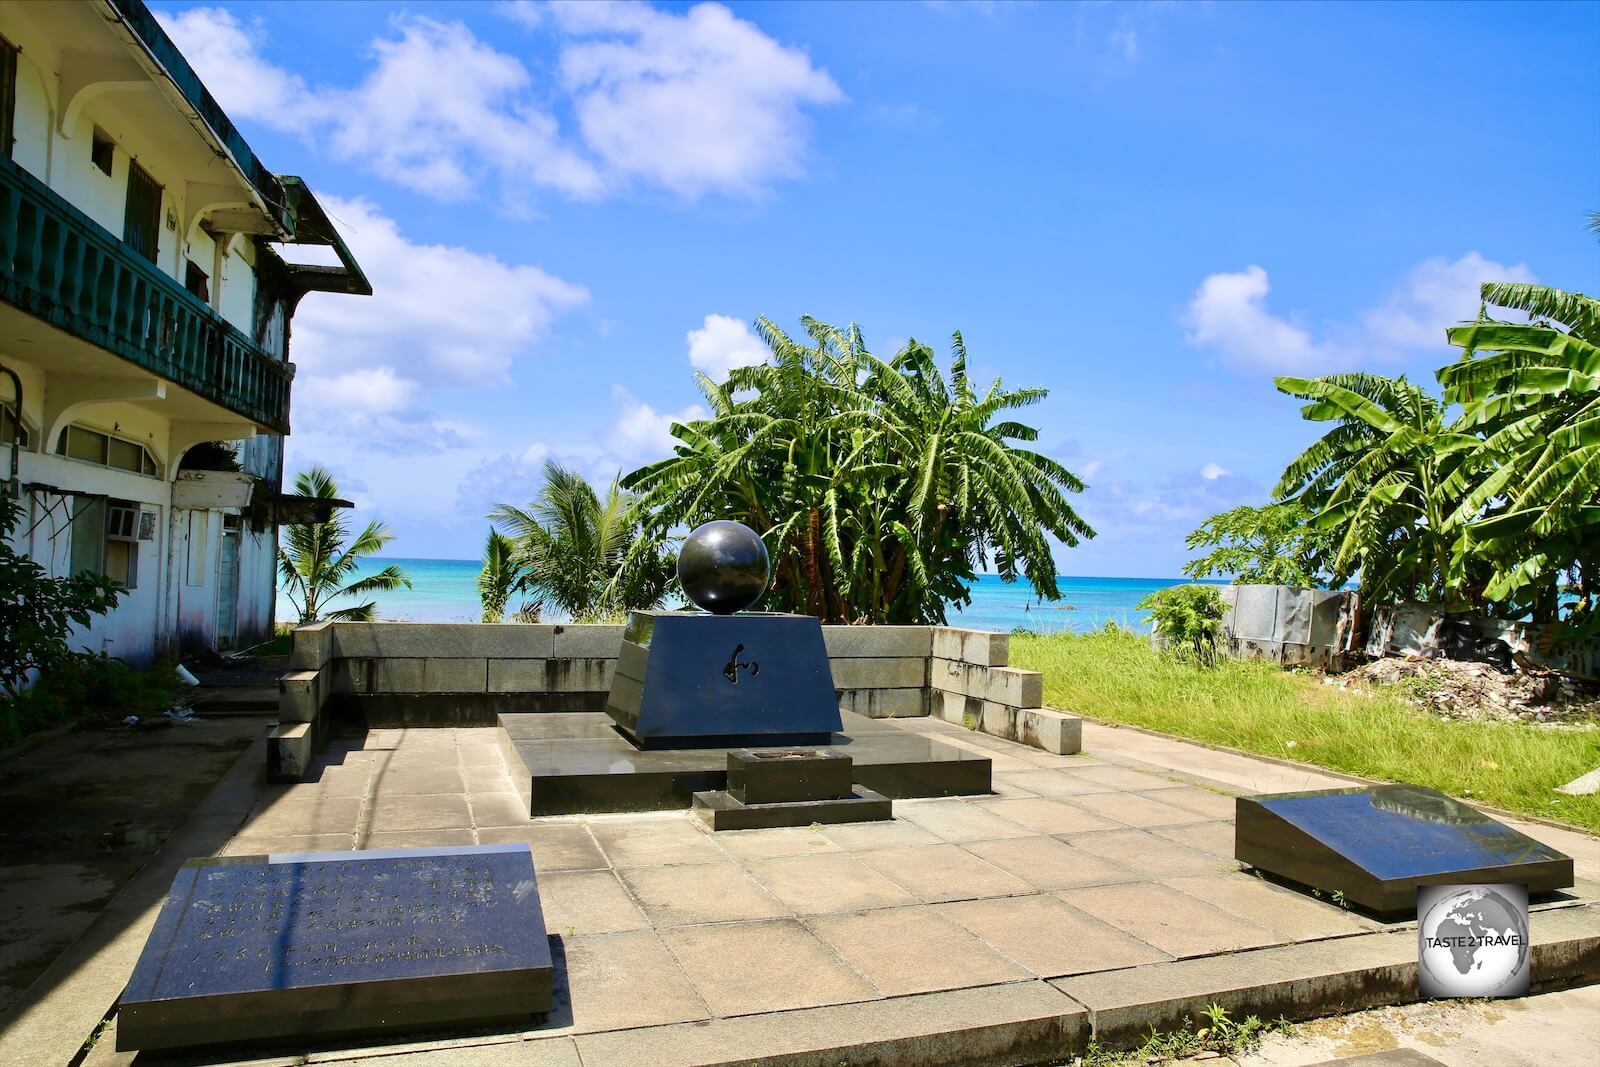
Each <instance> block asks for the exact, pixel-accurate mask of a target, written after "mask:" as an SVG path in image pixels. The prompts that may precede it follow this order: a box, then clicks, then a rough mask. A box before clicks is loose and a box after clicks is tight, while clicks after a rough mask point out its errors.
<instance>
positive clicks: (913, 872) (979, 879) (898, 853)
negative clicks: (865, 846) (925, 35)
mask: <svg viewBox="0 0 1600 1067" xmlns="http://www.w3.org/2000/svg"><path fill="white" fill-rule="evenodd" d="M1008 840H1022V841H1032V840H1038V839H1037V838H1013V839H1008ZM860 860H861V862H862V863H864V864H866V865H867V866H868V867H871V868H872V869H873V870H875V871H878V872H879V873H880V874H883V875H885V876H887V877H888V878H890V879H892V880H893V881H894V882H895V884H897V885H900V886H902V887H904V888H905V889H906V890H907V891H909V892H911V893H912V894H914V895H915V896H916V897H917V899H918V900H921V901H923V902H925V903H945V902H949V901H955V900H975V899H978V898H980V897H1009V896H1019V895H1023V894H1027V893H1031V892H1033V887H1032V886H1030V885H1029V884H1028V883H1027V882H1025V881H1023V880H1022V879H1021V878H1019V877H1017V876H1016V875H1015V874H1012V873H1010V872H1007V871H1005V870H1002V869H1001V868H999V867H996V866H995V865H994V864H992V863H990V862H988V861H987V860H985V859H983V858H982V857H980V856H976V855H974V854H973V853H972V852H971V851H967V850H963V849H962V848H960V847H959V846H957V845H924V846H921V847H918V848H890V849H881V850H878V851H873V852H863V853H861V854H860Z"/></svg>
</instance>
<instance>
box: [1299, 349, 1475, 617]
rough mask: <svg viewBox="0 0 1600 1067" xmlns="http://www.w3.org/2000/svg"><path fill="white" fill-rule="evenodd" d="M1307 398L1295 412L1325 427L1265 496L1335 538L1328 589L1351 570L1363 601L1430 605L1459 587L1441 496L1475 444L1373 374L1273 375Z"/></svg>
mask: <svg viewBox="0 0 1600 1067" xmlns="http://www.w3.org/2000/svg"><path fill="white" fill-rule="evenodd" d="M1276 383H1277V386H1278V389H1279V390H1281V391H1282V392H1285V393H1287V394H1289V395H1290V396H1295V397H1299V398H1300V399H1302V400H1309V401H1311V403H1309V404H1307V405H1306V406H1305V407H1304V408H1302V409H1301V414H1302V415H1303V416H1304V417H1305V418H1306V419H1309V420H1311V421H1313V422H1333V423H1334V427H1333V428H1332V429H1331V430H1329V431H1328V432H1327V433H1325V434H1324V435H1323V436H1322V437H1321V438H1320V439H1319V440H1317V441H1316V442H1315V443H1313V444H1312V445H1311V446H1310V447H1309V448H1307V449H1306V450H1305V451H1304V452H1302V453H1301V454H1300V455H1299V456H1297V457H1296V458H1295V459H1294V460H1293V461H1292V462H1291V463H1290V464H1289V466H1288V468H1287V469H1286V470H1285V471H1284V472H1283V477H1282V478H1280V479H1279V481H1278V484H1277V486H1276V488H1275V489H1274V490H1273V495H1274V498H1275V499H1276V500H1278V501H1280V502H1282V501H1290V500H1292V501H1295V502H1297V503H1299V504H1300V505H1301V506H1303V507H1304V508H1305V509H1306V510H1307V511H1308V512H1309V513H1311V515H1312V516H1313V518H1312V522H1313V524H1314V525H1315V526H1317V527H1318V528H1319V529H1335V530H1339V531H1341V532H1342V536H1341V537H1340V539H1339V542H1338V547H1337V548H1336V549H1335V551H1334V553H1333V558H1332V559H1331V560H1330V561H1329V564H1328V565H1329V569H1330V570H1331V571H1332V572H1333V574H1334V578H1335V584H1336V585H1337V584H1342V583H1343V582H1344V581H1345V580H1347V579H1348V578H1349V577H1350V576H1351V575H1352V574H1354V573H1355V572H1356V571H1358V570H1359V571H1360V573H1361V585H1362V589H1363V590H1365V591H1366V592H1367V593H1368V594H1369V595H1372V596H1378V597H1386V596H1398V597H1404V598H1411V597H1419V598H1422V599H1427V600H1431V601H1434V602H1438V601H1443V600H1445V599H1446V598H1448V597H1455V596H1460V595H1461V594H1462V593H1463V591H1464V589H1465V586H1466V583H1465V581H1464V577H1463V575H1462V574H1461V572H1460V568H1459V566H1453V564H1456V563H1458V562H1459V559H1458V557H1456V556H1455V555H1454V554H1453V550H1454V542H1455V539H1456V538H1457V537H1458V536H1459V533H1460V530H1459V527H1458V521H1457V513H1458V510H1459V504H1460V501H1459V499H1458V498H1455V497H1452V496H1450V495H1449V493H1448V492H1447V486H1449V485H1450V484H1453V483H1452V477H1453V476H1455V475H1457V473H1458V472H1459V471H1460V469H1461V468H1462V465H1463V462H1462V461H1463V457H1464V456H1465V455H1467V454H1468V453H1469V452H1470V451H1471V449H1472V448H1473V447H1474V446H1475V445H1476V444H1477V441H1476V439H1475V438H1473V437H1472V436H1471V435H1469V434H1466V433H1463V432H1461V431H1460V430H1458V429H1457V428H1456V427H1454V426H1452V425H1447V424H1446V423H1445V421H1444V408H1443V406H1442V405H1441V404H1440V403H1439V401H1438V399H1437V398H1435V397H1433V396H1431V395H1429V394H1428V393H1426V392H1425V391H1423V390H1422V389H1420V388H1418V387H1417V386H1415V385H1413V384H1411V383H1410V382H1408V381H1406V379H1405V378H1404V377H1400V378H1385V377H1382V376H1379V375H1373V374H1330V375H1327V376H1324V377H1321V378H1287V377H1284V378H1278V379H1276Z"/></svg>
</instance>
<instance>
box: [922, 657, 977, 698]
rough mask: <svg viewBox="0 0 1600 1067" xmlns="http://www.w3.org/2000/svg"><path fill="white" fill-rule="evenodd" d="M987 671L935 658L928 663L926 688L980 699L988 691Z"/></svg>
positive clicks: (956, 661) (958, 662) (971, 665)
mask: <svg viewBox="0 0 1600 1067" xmlns="http://www.w3.org/2000/svg"><path fill="white" fill-rule="evenodd" d="M988 670H989V668H987V667H979V666H976V665H974V664H971V663H962V662H961V661H960V660H952V659H940V658H938V657H937V656H936V657H934V658H933V659H930V660H929V661H928V688H930V689H936V690H939V691H940V692H944V693H960V694H961V695H962V696H971V697H978V698H980V699H981V698H982V697H983V696H984V695H985V694H986V693H987V692H988V689H989V680H988Z"/></svg>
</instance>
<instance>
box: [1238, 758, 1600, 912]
mask: <svg viewBox="0 0 1600 1067" xmlns="http://www.w3.org/2000/svg"><path fill="white" fill-rule="evenodd" d="M1234 833H1235V837H1234V857H1235V858H1236V859H1238V860H1239V861H1240V862H1241V863H1245V864H1248V865H1250V866H1251V867H1254V868H1256V869H1257V870H1259V871H1263V872H1265V873H1267V874H1271V875H1275V876H1277V877H1279V878H1283V879H1285V880H1287V881H1290V882H1295V883H1298V884H1300V885H1303V886H1307V887H1309V888H1311V889H1315V890H1319V891H1321V892H1325V893H1330V894H1332V893H1338V894H1341V895H1342V897H1343V899H1345V900H1347V901H1349V902H1350V903H1352V904H1355V905H1358V906H1360V907H1362V908H1365V909H1367V910H1368V911H1371V912H1374V913H1376V914H1379V915H1383V916H1395V915H1403V914H1408V913H1410V912H1412V911H1414V910H1415V908H1416V906H1417V889H1418V888H1419V887H1421V886H1426V885H1467V884H1491V883H1520V884H1523V885H1526V886H1527V887H1528V892H1529V894H1530V895H1535V896H1536V895H1538V894H1541V893H1552V892H1554V891H1556V890H1558V889H1565V888H1566V887H1568V886H1570V885H1572V858H1571V857H1570V856H1567V855H1565V854H1563V853H1561V852H1558V851H1556V850H1555V849H1553V848H1551V847H1550V846H1548V845H1546V844H1544V843H1543V842H1540V841H1535V840H1534V839H1533V838H1531V837H1529V836H1527V835H1526V834H1523V833H1519V832H1518V831H1516V830H1513V829H1512V828H1511V827H1509V826H1507V825H1505V824H1504V823H1501V822H1496V821H1495V820H1494V819H1491V818H1490V817H1489V816H1487V815H1485V814H1483V813H1482V812H1481V811H1478V810H1477V809H1476V808H1472V807H1469V806H1468V805H1466V804H1463V803H1461V802H1460V801H1459V800H1455V799H1453V798H1451V797H1447V796H1445V795H1444V794H1443V793H1440V792H1438V791H1437V790H1434V789H1427V788H1425V787H1423V786H1417V785H1380V786H1370V787H1366V788H1358V789H1320V790H1314V791H1311V792H1303V793H1269V794H1263V795H1260V796H1253V797H1239V798H1238V802H1237V805H1236V814H1235V819H1234Z"/></svg>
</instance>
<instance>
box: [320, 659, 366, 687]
mask: <svg viewBox="0 0 1600 1067" xmlns="http://www.w3.org/2000/svg"><path fill="white" fill-rule="evenodd" d="M324 673H326V674H327V675H329V689H330V690H331V691H332V692H335V693H365V692H368V691H370V687H371V685H372V681H373V677H374V675H375V674H376V673H377V667H376V666H375V661H373V660H370V659H336V660H334V661H333V662H332V663H330V664H328V666H327V667H326V668H325V669H324Z"/></svg>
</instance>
